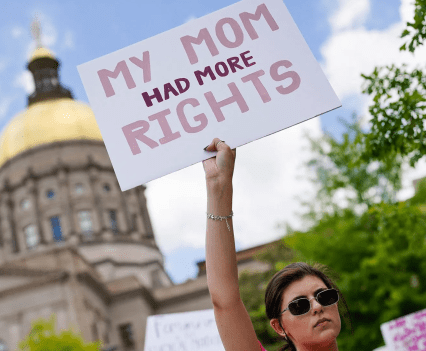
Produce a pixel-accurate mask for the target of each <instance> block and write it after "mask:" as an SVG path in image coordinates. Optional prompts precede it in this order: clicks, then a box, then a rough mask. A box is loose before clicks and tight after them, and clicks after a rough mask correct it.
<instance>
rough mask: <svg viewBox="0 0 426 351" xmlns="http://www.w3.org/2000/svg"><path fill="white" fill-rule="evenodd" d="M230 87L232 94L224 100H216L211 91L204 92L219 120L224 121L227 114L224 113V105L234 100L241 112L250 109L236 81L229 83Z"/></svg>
mask: <svg viewBox="0 0 426 351" xmlns="http://www.w3.org/2000/svg"><path fill="white" fill-rule="evenodd" d="M228 87H229V90H230V91H231V93H232V96H231V97H229V98H227V99H225V100H222V101H216V99H215V97H214V96H213V93H212V92H211V91H208V92H207V93H205V94H204V96H205V97H206V100H207V102H208V103H209V105H210V108H211V109H212V111H213V113H214V115H215V117H216V119H217V121H218V122H222V121H224V120H225V116H224V115H223V113H222V107H224V106H227V105H230V104H233V103H234V102H236V103H237V105H238V107H239V108H240V111H241V113H245V112H247V111H248V110H249V107H248V106H247V103H246V101H245V100H244V98H243V96H242V94H241V92H240V90H239V89H238V88H237V86H236V85H235V83H229V84H228Z"/></svg>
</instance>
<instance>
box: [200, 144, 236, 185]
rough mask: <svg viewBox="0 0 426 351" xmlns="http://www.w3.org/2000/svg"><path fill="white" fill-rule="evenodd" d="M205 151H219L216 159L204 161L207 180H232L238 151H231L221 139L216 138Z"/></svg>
mask: <svg viewBox="0 0 426 351" xmlns="http://www.w3.org/2000/svg"><path fill="white" fill-rule="evenodd" d="M205 150H206V151H208V152H213V151H217V154H216V156H215V157H212V158H209V159H207V160H204V161H203V166H204V171H205V173H206V180H207V181H209V180H211V181H218V180H225V179H232V175H233V173H234V165H235V157H236V150H235V149H233V150H231V148H230V147H229V146H228V145H227V144H226V143H225V142H224V141H223V140H220V139H219V138H214V139H213V141H212V142H211V143H210V145H208V146H207V147H206V148H205Z"/></svg>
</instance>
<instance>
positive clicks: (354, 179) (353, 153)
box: [302, 114, 402, 224]
mask: <svg viewBox="0 0 426 351" xmlns="http://www.w3.org/2000/svg"><path fill="white" fill-rule="evenodd" d="M340 121H341V123H343V124H344V125H345V127H346V131H345V132H344V133H343V135H342V141H340V142H339V141H338V140H336V139H335V138H333V137H332V136H331V135H328V134H325V135H324V136H323V137H321V138H319V139H316V140H315V139H313V138H311V137H310V136H309V135H306V137H307V138H308V139H309V141H310V144H311V150H312V151H313V152H314V153H315V157H313V158H312V159H311V160H310V161H309V162H308V163H307V165H306V166H307V168H308V170H309V172H308V173H309V174H310V175H311V176H310V180H311V182H312V183H313V184H315V185H316V187H317V192H316V194H315V199H314V200H312V199H309V201H302V203H303V204H304V205H305V206H307V207H308V208H309V211H308V214H307V215H305V216H304V217H305V219H306V220H307V221H308V222H310V223H311V224H313V223H316V221H318V220H319V219H320V218H321V216H323V214H324V213H329V214H332V213H335V212H339V211H341V210H342V208H343V207H350V208H354V209H358V210H360V211H365V210H366V209H367V208H368V207H369V206H371V205H372V204H374V203H378V202H386V203H394V202H395V201H396V193H397V192H398V190H400V189H401V164H402V158H401V157H400V156H398V155H394V156H392V157H386V158H383V159H382V160H381V161H374V160H371V159H367V160H366V159H364V158H363V157H364V154H365V152H366V145H365V144H364V143H363V140H364V138H365V134H364V132H363V131H362V129H361V126H360V122H359V121H358V118H357V116H356V115H355V114H353V115H352V122H350V123H349V122H346V121H345V120H343V119H341V120H340ZM339 195H340V199H339ZM344 202H346V206H343V205H342V203H344Z"/></svg>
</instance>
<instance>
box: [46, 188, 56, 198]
mask: <svg viewBox="0 0 426 351" xmlns="http://www.w3.org/2000/svg"><path fill="white" fill-rule="evenodd" d="M46 197H47V198H48V199H53V198H54V197H55V192H54V191H53V190H52V189H49V190H48V191H46Z"/></svg>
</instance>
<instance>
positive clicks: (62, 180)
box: [58, 164, 77, 241]
mask: <svg viewBox="0 0 426 351" xmlns="http://www.w3.org/2000/svg"><path fill="white" fill-rule="evenodd" d="M58 182H59V189H60V194H61V197H62V201H61V207H62V213H63V214H64V215H65V216H66V217H67V220H68V224H69V230H68V232H67V233H64V238H65V241H69V240H73V239H74V236H76V235H77V231H76V226H75V221H74V209H73V206H72V204H71V194H70V187H69V182H68V170H67V169H66V167H65V166H63V165H62V164H61V165H60V168H59V171H58Z"/></svg>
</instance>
